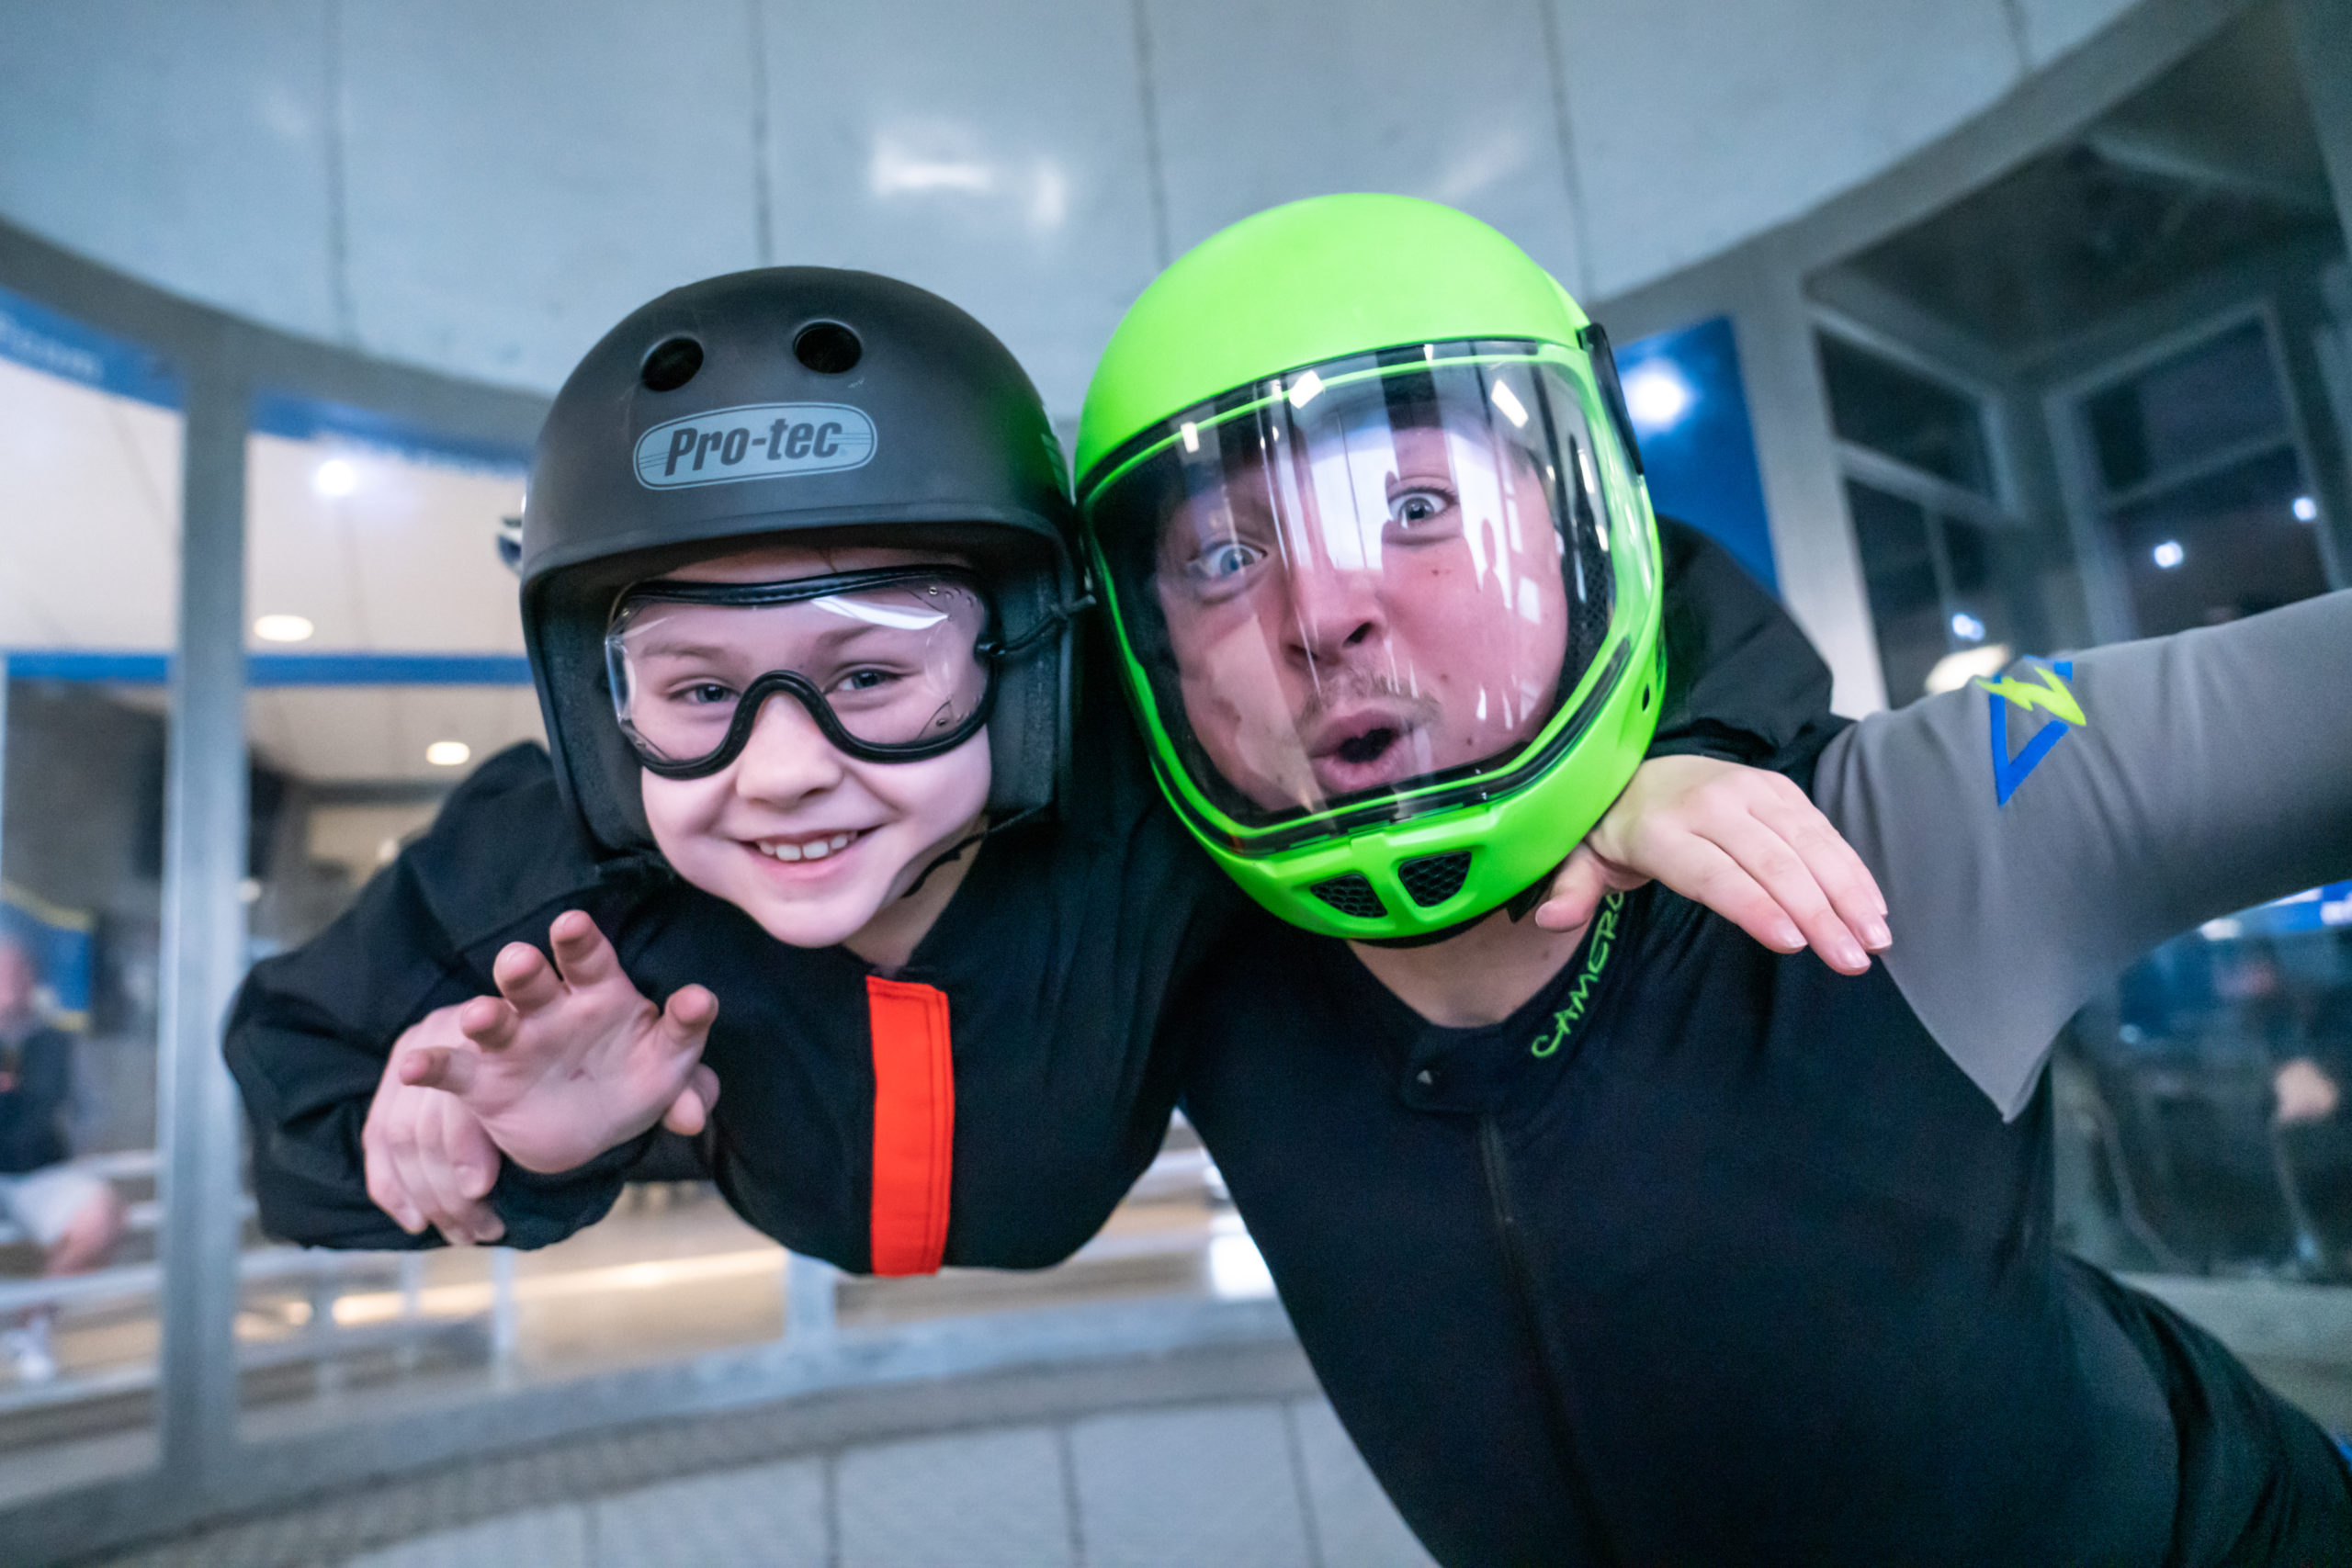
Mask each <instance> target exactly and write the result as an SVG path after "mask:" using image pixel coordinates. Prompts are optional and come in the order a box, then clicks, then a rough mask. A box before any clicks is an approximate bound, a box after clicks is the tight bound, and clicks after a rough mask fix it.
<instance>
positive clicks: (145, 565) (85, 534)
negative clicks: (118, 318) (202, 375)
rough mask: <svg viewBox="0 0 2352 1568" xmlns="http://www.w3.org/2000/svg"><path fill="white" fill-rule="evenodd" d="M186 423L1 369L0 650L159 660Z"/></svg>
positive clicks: (74, 385) (172, 615)
mask: <svg viewBox="0 0 2352 1568" xmlns="http://www.w3.org/2000/svg"><path fill="white" fill-rule="evenodd" d="M179 467H180V416H179V415H178V414H177V413H175V412H172V411H170V410H167V409H159V408H155V407H153V406H151V405H149V404H147V403H141V402H136V401H133V400H130V399H129V398H121V397H117V396H114V395H113V394H111V393H108V392H103V391H99V390H96V389H94V388H90V387H85V386H83V385H81V384H79V383H78V382H74V381H67V380H62V379H61V378H57V377H54V376H49V375H44V374H42V373H41V372H40V371H37V370H29V369H27V368H26V367H23V366H21V365H17V364H15V363H13V362H11V361H8V360H5V359H0V648H61V649H62V648H85V649H145V650H150V651H153V650H161V649H167V648H169V647H170V646H171V645H172V633H173V627H174V626H175V621H176V618H177V612H176V610H175V604H174V601H175V597H176V594H175V589H176V588H177V586H178V557H179V532H180V530H179V488H180V480H179Z"/></svg>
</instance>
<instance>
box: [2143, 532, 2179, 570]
mask: <svg viewBox="0 0 2352 1568" xmlns="http://www.w3.org/2000/svg"><path fill="white" fill-rule="evenodd" d="M2148 555H2149V558H2151V559H2153V560H2154V562H2155V563H2156V564H2157V565H2158V566H2160V567H2162V568H2163V569H2164V570H2166V571H2170V570H2172V569H2173V568H2175V567H2177V566H2178V565H2179V564H2180V563H2181V562H2183V561H2185V560H2187V559H2188V551H2187V550H2185V549H2182V548H2181V547H2180V541H2179V540H2178V539H2166V540H2165V542H2164V543H2163V544H2161V545H2158V546H2157V547H2155V548H2154V549H2153V550H2150V551H2149V552H2148Z"/></svg>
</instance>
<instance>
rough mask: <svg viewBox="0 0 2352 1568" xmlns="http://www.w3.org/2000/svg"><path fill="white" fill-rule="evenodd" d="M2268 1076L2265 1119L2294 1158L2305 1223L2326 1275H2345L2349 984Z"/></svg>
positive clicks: (2351, 1219)
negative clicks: (2327, 1265) (2320, 1250)
mask: <svg viewBox="0 0 2352 1568" xmlns="http://www.w3.org/2000/svg"><path fill="white" fill-rule="evenodd" d="M2280 1055H2281V1056H2282V1057H2284V1059H2283V1060H2282V1061H2280V1062H2279V1064H2278V1066H2277V1067H2276V1068H2274V1069H2273V1070H2272V1072H2271V1075H2270V1090H2271V1097H2272V1101H2273V1110H2272V1111H2271V1120H2272V1122H2273V1123H2274V1124H2275V1125H2276V1126H2277V1127H2278V1130H2279V1133H2280V1135H2281V1138H2282V1142H2283V1145H2284V1147H2285V1149H2286V1151H2287V1153H2288V1156H2289V1157H2290V1159H2291V1160H2292V1162H2293V1168H2294V1173H2295V1180H2296V1182H2297V1185H2298V1186H2299V1187H2300V1188H2301V1196H2302V1201H2303V1203H2304V1205H2305V1207H2306V1208H2307V1209H2308V1210H2309V1211H2310V1213H2311V1225H2312V1229H2313V1230H2315V1231H2317V1232H2319V1233H2320V1234H2319V1236H2318V1240H2319V1241H2320V1242H2321V1243H2322V1245H2323V1246H2324V1247H2325V1249H2326V1251H2327V1252H2328V1254H2329V1260H2330V1262H2331V1264H2332V1265H2333V1269H2332V1271H2333V1272H2335V1273H2339V1274H2352V1111H2347V1109H2346V1105H2345V1089H2346V1083H2347V1080H2352V985H2348V986H2338V987H2335V988H2334V989H2333V990H2331V991H2329V992H2327V993H2326V994H2324V996H2322V997H2321V998H2319V1000H2318V1003H2317V1005H2316V1006H2314V1007H2313V1008H2312V1012H2311V1017H2310V1020H2309V1023H2308V1026H2307V1028H2306V1030H2305V1031H2304V1032H2303V1033H2302V1036H2301V1039H2299V1040H2298V1041H2297V1042H2296V1043H2295V1044H2294V1046H2293V1047H2292V1050H2291V1054H2290V1053H2289V1052H2281V1053H2280Z"/></svg>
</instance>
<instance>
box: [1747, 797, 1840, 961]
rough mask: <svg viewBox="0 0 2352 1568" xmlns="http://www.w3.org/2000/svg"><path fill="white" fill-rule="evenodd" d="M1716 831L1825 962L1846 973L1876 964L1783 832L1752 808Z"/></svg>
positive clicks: (1750, 875) (1753, 878)
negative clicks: (1831, 904) (1751, 811)
mask: <svg viewBox="0 0 2352 1568" xmlns="http://www.w3.org/2000/svg"><path fill="white" fill-rule="evenodd" d="M1710 831H1711V833H1712V834H1713V838H1714V840H1715V842H1716V844H1717V845H1718V847H1720V848H1721V849H1722V850H1723V852H1724V853H1726V854H1728V855H1729V856H1730V857H1731V858H1732V859H1733V860H1734V861H1736V862H1737V863H1738V865H1739V868H1740V869H1741V870H1742V871H1744V872H1746V873H1747V875H1748V876H1749V877H1750V878H1751V879H1752V880H1753V881H1754V882H1755V883H1756V884H1757V885H1758V886H1759V887H1760V888H1761V889H1762V890H1763V892H1764V893H1765V895H1766V896H1767V897H1770V899H1771V900H1772V902H1773V903H1774V904H1776V905H1778V906H1779V907H1780V909H1781V914H1782V916H1783V917H1784V918H1785V919H1789V920H1792V921H1793V922H1794V923H1795V925H1796V928H1797V929H1798V930H1799V931H1802V932H1804V940H1805V942H1806V944H1807V945H1809V946H1811V947H1812V949H1813V950H1814V951H1815V953H1819V954H1820V955H1821V960H1822V962H1823V963H1825V964H1828V965H1829V966H1830V967H1831V968H1832V969H1835V970H1837V971H1838V973H1839V974H1842V975H1859V974H1860V973H1862V972H1863V971H1864V970H1866V969H1868V968H1869V967H1870V966H1871V959H1870V954H1869V953H1866V952H1864V951H1863V950H1862V944H1861V942H1859V941H1858V940H1856V938H1855V935H1854V933H1853V932H1852V931H1849V930H1848V929H1847V926H1846V922H1845V921H1844V920H1843V919H1840V918H1839V917H1838V911H1837V910H1836V909H1834V908H1831V907H1830V903H1829V896H1828V895H1827V894H1826V893H1825V892H1823V891H1822V888H1821V885H1820V884H1819V883H1818V882H1816V881H1815V879H1814V874H1813V872H1812V869H1811V868H1810V867H1808V866H1807V865H1806V863H1805V862H1804V857H1803V856H1802V855H1800V854H1798V853H1797V852H1796V851H1795V850H1794V849H1792V848H1791V847H1790V845H1789V843H1788V841H1787V840H1784V839H1783V838H1781V835H1780V834H1779V833H1777V832H1775V831H1774V830H1773V829H1771V828H1770V826H1768V825H1767V824H1766V823H1764V822H1763V821H1762V820H1760V819H1758V818H1756V817H1754V816H1751V815H1749V814H1747V813H1746V812H1741V813H1738V814H1737V815H1735V816H1733V817H1731V818H1728V819H1726V820H1724V821H1722V822H1719V823H1716V824H1713V826H1712V827H1711V829H1710ZM1743 923H1744V922H1743ZM1768 945H1770V944H1768Z"/></svg>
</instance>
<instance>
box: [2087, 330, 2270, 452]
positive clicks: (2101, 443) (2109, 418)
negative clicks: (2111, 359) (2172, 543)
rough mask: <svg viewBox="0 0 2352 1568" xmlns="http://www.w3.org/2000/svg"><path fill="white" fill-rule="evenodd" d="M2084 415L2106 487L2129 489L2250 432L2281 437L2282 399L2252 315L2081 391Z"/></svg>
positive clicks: (2247, 437) (2238, 441)
mask: <svg viewBox="0 0 2352 1568" xmlns="http://www.w3.org/2000/svg"><path fill="white" fill-rule="evenodd" d="M2083 416H2084V420H2085V423H2086V424H2087V425H2088V427H2089V430H2090V435H2091V446H2092V450H2093V451H2094V452H2095V453H2096V454H2097V456H2098V469H2099V478H2100V479H2101V480H2102V481H2103V482H2104V483H2105V485H2106V487H2107V488H2108V490H2109V491H2128V490H2131V489H2133V488H2134V487H2136V486H2138V485H2142V484H2144V483H2146V482H2147V481H2148V480H2150V479H2157V478H2160V477H2162V476H2163V475H2165V474H2167V473H2171V472H2175V471H2177V470H2178V469H2180V468H2186V467H2188V466H2190V465H2193V464H2195V463H2197V462H2199V460H2200V459H2202V458H2205V457H2210V456H2211V455H2212V454H2214V453H2217V452H2222V451H2226V450H2227V449H2229V448H2230V447H2233V446H2238V445H2240V444H2242V443H2245V442H2246V441H2249V440H2259V439H2261V438H2262V437H2265V436H2270V437H2283V436H2284V435H2285V434H2286V432H2287V405H2286V400H2285V398H2284V397H2283V395H2282V394H2281V392H2280V390H2279V386H2278V368H2277V367H2276V366H2275V365H2274V364H2273V362H2272V360H2271V357H2270V343H2269V337H2268V334H2267V333H2265V331H2264V330H2263V326H2262V323H2261V322H2260V321H2246V322H2245V323H2243V324H2241V325H2239V326H2235V327H2233V328H2231V329H2229V330H2228V331H2227V332H2224V333H2220V334H2218V335H2216V336H2214V337H2211V338H2208V339H2207V340H2206V341H2205V342H2203V343H2201V344H2198V345H2197V346H2196V347H2195V348H2191V349H2188V350H2186V351H2184V352H2182V353H2180V354H2177V355H2173V356H2172V357H2171V358H2169V359H2165V360H2163V361H2160V362H2159V363H2157V364H2156V365H2154V366H2153V367H2150V368H2148V369H2146V370H2143V371H2141V372H2139V373H2138V374H2137V375H2135V376H2132V377H2131V378H2129V379H2127V380H2124V381H2120V382H2119V383H2117V384H2116V385H2114V386H2112V387H2109V388H2108V389H2106V390H2105V391H2102V392H2099V393H2097V394H2095V395H2094V396H2092V397H2090V398H2088V399H2086V400H2085V402H2084V404H2083Z"/></svg>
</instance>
